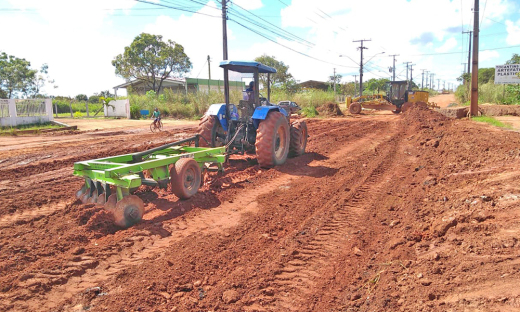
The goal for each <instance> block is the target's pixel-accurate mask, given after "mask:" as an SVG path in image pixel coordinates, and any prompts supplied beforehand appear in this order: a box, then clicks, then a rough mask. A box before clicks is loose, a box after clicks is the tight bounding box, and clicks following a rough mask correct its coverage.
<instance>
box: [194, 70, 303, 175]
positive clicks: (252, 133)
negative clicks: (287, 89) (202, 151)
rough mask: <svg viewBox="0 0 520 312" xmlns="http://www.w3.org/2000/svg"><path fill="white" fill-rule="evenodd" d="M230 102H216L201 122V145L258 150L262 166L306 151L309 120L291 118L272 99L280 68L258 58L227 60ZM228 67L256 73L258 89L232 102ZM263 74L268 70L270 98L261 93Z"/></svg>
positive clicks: (235, 151)
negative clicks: (274, 77) (272, 84)
mask: <svg viewBox="0 0 520 312" xmlns="http://www.w3.org/2000/svg"><path fill="white" fill-rule="evenodd" d="M220 67H222V68H223V69H224V73H225V74H224V84H225V88H226V90H227V91H226V92H228V93H227V94H226V103H220V104H212V105H211V106H210V107H209V109H208V111H207V112H206V114H205V115H204V117H202V120H201V122H200V124H199V129H198V133H199V134H200V135H201V136H202V137H203V139H202V140H200V143H199V144H200V145H201V146H210V147H217V146H226V147H227V152H228V154H244V153H246V152H250V153H252V152H254V153H256V158H257V161H258V164H259V165H260V166H262V167H267V168H268V167H273V166H277V165H282V164H283V163H285V161H286V160H287V157H288V156H299V155H302V154H303V153H305V146H306V145H307V125H306V124H305V121H295V122H293V123H291V122H290V120H289V118H290V115H289V114H288V113H287V111H285V110H284V109H283V108H281V107H280V106H277V105H273V104H271V103H270V102H269V99H270V93H271V90H270V83H269V81H270V74H274V73H276V69H274V68H272V67H269V66H266V65H263V64H261V63H258V62H242V61H224V62H221V63H220ZM228 71H234V72H239V73H252V74H253V77H254V80H253V81H254V82H253V83H254V89H253V90H254V91H251V90H250V91H244V92H243V99H242V100H240V101H239V103H238V105H235V104H230V103H229V81H228V75H227V72H228ZM259 74H267V98H264V97H261V95H260V93H259V92H258V91H257V90H259V88H258V87H259V79H258V78H259Z"/></svg>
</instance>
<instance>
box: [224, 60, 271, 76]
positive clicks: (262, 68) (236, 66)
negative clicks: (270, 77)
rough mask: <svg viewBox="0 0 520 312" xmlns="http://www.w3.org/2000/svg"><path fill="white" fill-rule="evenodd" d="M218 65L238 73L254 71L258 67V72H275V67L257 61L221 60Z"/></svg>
mask: <svg viewBox="0 0 520 312" xmlns="http://www.w3.org/2000/svg"><path fill="white" fill-rule="evenodd" d="M220 67H222V68H224V69H227V70H231V71H235V72H239V73H254V72H255V69H258V72H259V73H261V74H274V73H276V69H274V68H272V67H269V66H267V65H264V64H262V63H258V62H246V61H222V62H220Z"/></svg>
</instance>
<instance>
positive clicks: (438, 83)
mask: <svg viewBox="0 0 520 312" xmlns="http://www.w3.org/2000/svg"><path fill="white" fill-rule="evenodd" d="M440 81H441V80H440V79H439V78H437V89H440V88H441V82H440Z"/></svg>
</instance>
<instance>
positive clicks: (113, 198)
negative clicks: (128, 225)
mask: <svg viewBox="0 0 520 312" xmlns="http://www.w3.org/2000/svg"><path fill="white" fill-rule="evenodd" d="M116 203H117V195H116V194H112V195H110V196H108V200H107V202H106V203H105V209H106V210H108V211H110V212H113V211H114V209H116Z"/></svg>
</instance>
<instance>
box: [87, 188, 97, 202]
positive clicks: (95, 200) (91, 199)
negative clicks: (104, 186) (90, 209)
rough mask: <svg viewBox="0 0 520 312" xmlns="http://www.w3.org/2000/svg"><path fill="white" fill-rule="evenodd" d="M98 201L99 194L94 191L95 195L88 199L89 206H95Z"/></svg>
mask: <svg viewBox="0 0 520 312" xmlns="http://www.w3.org/2000/svg"><path fill="white" fill-rule="evenodd" d="M97 199H98V195H97V192H96V191H94V193H93V194H92V196H91V197H89V198H88V199H87V203H89V204H95V203H96V202H97Z"/></svg>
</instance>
